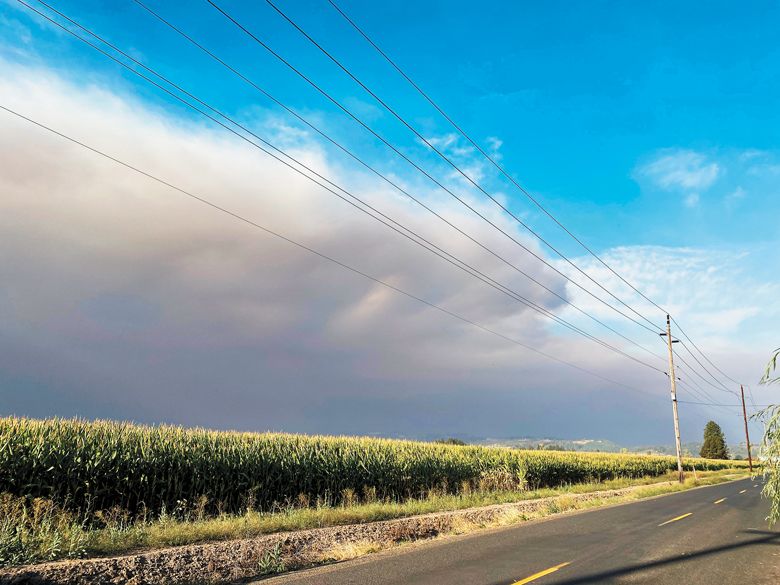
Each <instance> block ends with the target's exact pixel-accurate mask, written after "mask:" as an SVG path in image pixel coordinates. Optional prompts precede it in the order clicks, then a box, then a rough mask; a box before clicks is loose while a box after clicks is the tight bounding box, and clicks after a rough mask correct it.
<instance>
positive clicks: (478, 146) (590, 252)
mask: <svg viewBox="0 0 780 585" xmlns="http://www.w3.org/2000/svg"><path fill="white" fill-rule="evenodd" d="M328 2H329V3H330V4H331V6H333V8H335V9H336V11H337V12H338V13H339V14H340V15H341V16H342V17H344V19H345V20H346V21H347V22H348V23H349V24H350V25H352V27H353V28H354V29H355V30H356V31H357V32H358V33H360V35H361V36H362V37H363V38H364V39H365V40H366V41H368V43H369V44H370V45H371V46H372V47H374V49H376V51H377V52H378V53H379V54H380V55H382V57H384V58H385V60H386V61H387V62H388V63H390V65H392V66H393V68H394V69H395V70H396V71H397V72H398V73H399V74H400V75H401V76H402V77H403V78H404V79H405V80H406V81H408V82H409V83H410V84H411V86H412V87H414V89H416V90H417V92H418V93H419V94H420V95H421V96H422V97H424V98H425V99H426V100H427V101H428V103H429V104H431V105H432V106H433V107H434V108H435V109H436V111H438V112H439V113H440V114H441V115H442V116H443V117H444V118H445V119H446V120H447V121H448V122H449V123H450V125H452V127H453V128H455V129H456V130H457V131H458V132H459V133H460V134H461V135H462V136H463V137H464V138H465V139H466V140H467V141H468V142H469V143H470V144H471V145H472V146H473V147H474V148H476V149H477V150H478V151H479V153H480V154H481V155H482V156H483V157H485V159H487V160H488V161H489V162H490V163H491V164H492V165H493V166H494V167H495V168H496V169H498V171H499V172H500V173H501V174H502V175H503V176H504V177H506V178H507V179H509V181H510V182H511V183H512V184H513V185H514V186H515V187H517V189H519V190H520V192H521V193H523V195H525V196H526V197H527V198H528V199H529V200H530V201H531V202H532V203H533V204H534V205H536V207H538V208H539V209H540V210H541V211H542V212H543V213H544V214H545V215H546V216H547V217H549V218H550V219H551V220H553V221H554V222H555V223H556V224H557V225H558V227H560V228H561V229H562V230H563V231H565V232H566V233H567V234H568V235H569V236H571V237H572V238H573V239H574V240H575V241H576V242H577V243H578V244H579V245H580V246H582V248H583V249H585V250H586V251H587V252H588V253H589V254H590V255H591V256H593V257H594V258H595V259H596V260H598V261H599V262H600V263H601V264H602V265H603V266H604V267H606V268H607V269H608V270H609V271H610V272H611V273H612V274H614V275H615V276H617V277H618V278H619V279H620V280H621V281H623V282H624V283H625V284H627V285H628V286H629V287H631V289H632V290H634V292H636V293H638V294H639V295H640V296H641V297H642V298H644V299H645V300H647V301H648V302H650V303H651V304H652V305H653V306H655V307H656V308H657V309H659V310H661V311H663V312H664V313H667V314H668V311H666V310H665V309H664V308H663V307H661V306H659V305H657V304H656V303H655V302H654V301H653V300H652V299H650V298H648V297H647V296H645V295H644V294H643V293H642V291H640V290H639V289H637V288H636V287H635V286H634V285H633V284H631V283H630V282H629V281H628V280H626V279H625V278H623V277H622V276H621V275H620V274H619V273H618V272H617V271H615V270H614V269H613V268H612V267H611V266H610V265H609V264H607V263H606V262H605V261H604V260H602V259H601V257H600V256H599V255H598V254H596V253H595V252H594V251H593V250H592V249H591V248H590V247H589V246H587V245H586V244H585V242H583V241H582V240H580V239H579V238H578V237H577V236H576V235H575V234H574V233H572V232H571V231H570V230H569V229H568V228H566V226H565V225H563V223H561V222H560V221H559V220H558V219H557V218H556V217H555V216H554V215H553V214H552V213H551V212H549V211H548V210H547V209H546V208H545V207H544V206H543V205H542V204H541V203H540V202H539V201H538V200H537V199H536V198H535V197H534V196H533V195H531V193H530V192H529V191H527V190H526V189H525V188H524V187H523V186H522V185H521V184H520V183H519V182H518V181H517V180H516V179H515V178H514V177H513V176H512V175H511V174H509V173H508V172H507V171H506V170H505V169H504V168H503V167H502V166H501V165H500V164H498V162H497V161H496V160H495V159H494V158H493V157H492V156H490V154H488V153H487V152H485V150H484V149H483V148H482V147H481V146H480V145H479V144H478V143H477V142H476V141H475V140H473V139H472V138H471V136H469V135H468V134H467V133H466V131H465V130H463V128H461V127H460V126H459V125H458V124H457V123H456V122H455V120H453V119H452V118H451V117H450V116H449V115H447V113H446V112H445V111H444V110H443V109H442V108H441V107H440V106H439V105H438V104H437V103H436V102H435V101H433V99H432V98H431V97H430V96H429V95H428V94H427V93H426V92H425V91H423V89H422V88H421V87H420V86H419V85H418V84H417V83H415V82H414V81H413V80H412V78H411V77H409V75H407V74H406V72H404V70H403V69H401V67H399V66H398V64H396V62H395V61H393V60H392V59H391V58H390V56H389V55H388V54H387V53H385V52H384V51H383V50H382V49H381V48H380V47H379V46H378V45H377V44H376V43H375V42H374V41H373V40H372V39H371V37H369V36H368V35H367V34H366V33H365V32H364V31H363V29H362V28H360V27H359V26H358V25H357V23H355V21H354V20H352V19H351V18H350V17H349V16H348V15H347V14H346V13H345V12H344V11H343V10H342V9H341V8H340V7H339V6H338V5H337V4H336V3H335V2H334V0H328ZM678 327H679V325H678Z"/></svg>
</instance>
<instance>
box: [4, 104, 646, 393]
mask: <svg viewBox="0 0 780 585" xmlns="http://www.w3.org/2000/svg"><path fill="white" fill-rule="evenodd" d="M0 109H2V110H4V111H5V112H8V113H9V114H12V115H14V116H17V117H18V118H20V119H22V120H25V121H27V122H29V123H31V124H34V125H35V126H37V127H39V128H41V129H43V130H46V131H48V132H50V133H52V134H54V135H56V136H59V137H60V138H63V139H65V140H67V141H69V142H71V143H72V144H76V145H78V146H81V147H83V148H85V149H87V150H89V151H91V152H93V153H95V154H97V155H100V156H101V157H103V158H105V159H108V160H110V161H113V162H114V163H116V164H118V165H121V166H123V167H125V168H127V169H129V170H131V171H133V172H135V173H138V174H140V175H142V176H144V177H146V178H148V179H151V180H153V181H155V182H157V183H159V184H161V185H164V186H165V187H168V188H170V189H173V190H174V191H177V192H179V193H181V194H182V195H185V196H186V197H189V198H190V199H192V200H194V201H197V202H199V203H201V204H203V205H205V206H207V207H210V208H212V209H214V210H216V211H219V212H221V213H223V214H225V215H228V216H230V217H232V218H233V219H236V220H238V221H241V222H243V223H245V224H247V225H249V226H250V227H253V228H256V229H259V230H261V231H263V232H265V233H266V234H268V235H271V236H273V237H275V238H277V239H280V240H283V241H285V242H287V243H289V244H291V245H293V246H296V247H297V248H299V249H301V250H304V251H306V252H309V253H311V254H314V255H315V256H318V257H319V258H322V259H323V260H327V261H328V262H331V263H333V264H335V265H337V266H339V267H341V268H343V269H345V270H348V271H350V272H352V273H353V274H356V275H358V276H361V277H363V278H366V279H368V280H370V281H372V282H374V283H376V284H379V285H381V286H383V287H385V288H387V289H389V290H392V291H394V292H396V293H398V294H401V295H403V296H405V297H407V298H410V299H412V300H414V301H417V302H419V303H422V304H424V305H426V306H428V307H430V308H433V309H436V310H437V311H439V312H441V313H444V314H445V315H448V316H450V317H453V318H454V319H457V320H459V321H461V322H463V323H466V324H468V325H471V326H473V327H476V328H478V329H481V330H482V331H485V332H487V333H490V334H491V335H495V336H497V337H499V338H501V339H503V340H505V341H508V342H511V343H513V344H515V345H518V346H520V347H523V348H524V349H527V350H529V351H531V352H533V353H536V354H538V355H541V356H543V357H545V358H547V359H550V360H553V361H555V362H558V363H561V364H564V365H566V366H569V367H571V368H573V369H575V370H578V371H580V372H583V373H586V374H588V375H591V376H594V377H596V378H599V379H601V380H603V381H606V382H609V383H611V384H615V385H617V386H621V387H623V388H627V389H629V390H632V391H634V392H639V393H641V394H648V395H649V393H647V392H644V391H642V390H639V389H637V388H634V387H632V386H629V385H627V384H624V383H622V382H618V381H616V380H612V379H611V378H608V377H606V376H602V375H601V374H598V373H596V372H593V371H591V370H588V369H586V368H582V367H580V366H578V365H576V364H573V363H571V362H569V361H567V360H564V359H561V358H558V357H556V356H554V355H552V354H549V353H547V352H544V351H541V350H539V349H536V348H535V347H532V346H530V345H527V344H525V343H523V342H521V341H519V340H517V339H514V338H512V337H509V336H507V335H504V334H503V333H500V332H498V331H495V330H493V329H490V328H489V327H486V326H484V325H481V324H480V323H478V322H476V321H473V320H471V319H468V318H467V317H463V316H461V315H459V314H457V313H455V312H453V311H450V310H449V309H446V308H444V307H442V306H440V305H437V304H435V303H433V302H431V301H428V300H426V299H423V298H422V297H419V296H417V295H415V294H413V293H410V292H408V291H405V290H403V289H401V288H399V287H397V286H395V285H392V284H390V283H388V282H386V281H383V280H381V279H379V278H376V277H374V276H371V275H369V274H367V273H365V272H363V271H361V270H359V269H357V268H354V267H352V266H350V265H348V264H346V263H345V262H342V261H340V260H338V259H336V258H334V257H332V256H329V255H327V254H325V253H323V252H319V251H318V250H315V249H314V248H311V247H309V246H307V245H305V244H302V243H300V242H298V241H296V240H293V239H292V238H289V237H287V236H285V235H283V234H281V233H279V232H276V231H274V230H272V229H270V228H268V227H266V226H263V225H261V224H259V223H257V222H255V221H253V220H251V219H249V218H247V217H245V216H242V215H240V214H238V213H235V212H233V211H230V210H229V209H227V208H225V207H222V206H220V205H217V204H216V203H213V202H211V201H209V200H208V199H206V198H205V197H202V196H200V195H197V194H195V193H193V192H191V191H188V190H186V189H183V188H181V187H178V186H176V185H174V184H173V183H170V182H168V181H166V180H165V179H161V178H159V177H157V176H156V175H153V174H152V173H149V172H147V171H144V170H142V169H140V168H138V167H136V166H134V165H132V164H129V163H127V162H124V161H122V160H120V159H119V158H116V157H114V156H112V155H110V154H107V153H106V152H104V151H102V150H99V149H97V148H94V147H92V146H90V145H88V144H86V143H84V142H81V141H79V140H77V139H75V138H72V137H70V136H68V135H66V134H64V133H62V132H59V131H58V130H55V129H54V128H51V127H49V126H47V125H45V124H43V123H41V122H38V121H36V120H34V119H32V118H29V117H27V116H25V115H24V114H21V113H19V112H17V111H15V110H13V109H11V108H8V107H6V106H4V105H2V104H0Z"/></svg>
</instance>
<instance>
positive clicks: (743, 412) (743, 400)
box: [739, 384, 753, 474]
mask: <svg viewBox="0 0 780 585" xmlns="http://www.w3.org/2000/svg"><path fill="white" fill-rule="evenodd" d="M739 391H740V393H741V394H742V418H743V419H744V420H745V441H746V442H747V451H748V465H749V466H750V473H751V474H752V473H753V457H751V455H750V433H748V424H747V411H746V410H745V388H744V387H743V386H742V384H740V385H739Z"/></svg>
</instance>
